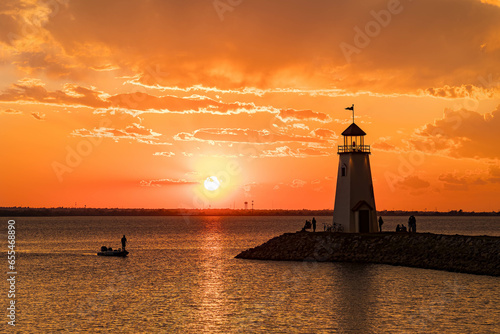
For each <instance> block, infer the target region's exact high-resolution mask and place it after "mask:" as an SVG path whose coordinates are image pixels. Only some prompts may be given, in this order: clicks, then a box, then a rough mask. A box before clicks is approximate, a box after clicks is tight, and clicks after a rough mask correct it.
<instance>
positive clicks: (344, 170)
mask: <svg viewBox="0 0 500 334" xmlns="http://www.w3.org/2000/svg"><path fill="white" fill-rule="evenodd" d="M345 174H346V168H345V166H342V176H345Z"/></svg>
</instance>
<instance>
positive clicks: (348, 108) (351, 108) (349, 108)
mask: <svg viewBox="0 0 500 334" xmlns="http://www.w3.org/2000/svg"><path fill="white" fill-rule="evenodd" d="M345 110H354V104H353V105H352V106H350V107H347V108H345Z"/></svg>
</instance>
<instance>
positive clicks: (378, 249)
mask: <svg viewBox="0 0 500 334" xmlns="http://www.w3.org/2000/svg"><path fill="white" fill-rule="evenodd" d="M236 258H240V259H254V260H275V261H319V262H357V263H378V264H390V265H397V266H407V267H417V268H426V269H438V270H447V271H454V272H461V273H469V274H483V275H492V276H500V237H491V236H466V235H443V234H432V233H395V232H384V233H371V234H359V233H331V232H316V233H312V232H296V233H285V234H283V235H281V236H279V237H275V238H273V239H271V240H269V241H267V242H266V243H264V244H262V245H260V246H258V247H255V248H251V249H248V250H245V251H243V252H241V253H240V254H238V255H237V256H236Z"/></svg>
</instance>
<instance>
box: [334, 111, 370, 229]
mask: <svg viewBox="0 0 500 334" xmlns="http://www.w3.org/2000/svg"><path fill="white" fill-rule="evenodd" d="M346 109H348V110H352V111H353V118H352V124H351V125H349V127H348V128H347V129H345V130H344V132H342V136H343V138H344V142H343V145H339V146H338V151H337V153H338V155H339V168H338V173H337V190H336V193H335V207H334V210H333V222H334V223H336V224H337V226H339V225H340V226H341V227H342V228H343V230H344V232H351V233H370V232H378V224H377V211H376V209H375V196H374V194H373V182H372V173H371V170H370V145H365V136H366V133H365V132H364V131H363V130H361V128H360V127H359V126H358V125H356V123H354V105H352V107H349V108H346Z"/></svg>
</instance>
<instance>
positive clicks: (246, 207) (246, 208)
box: [245, 202, 248, 210]
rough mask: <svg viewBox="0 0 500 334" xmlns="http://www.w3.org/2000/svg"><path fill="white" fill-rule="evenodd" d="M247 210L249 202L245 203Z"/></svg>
mask: <svg viewBox="0 0 500 334" xmlns="http://www.w3.org/2000/svg"><path fill="white" fill-rule="evenodd" d="M245 210H248V202H245Z"/></svg>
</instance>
